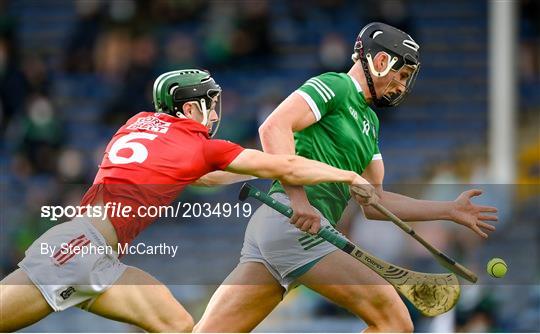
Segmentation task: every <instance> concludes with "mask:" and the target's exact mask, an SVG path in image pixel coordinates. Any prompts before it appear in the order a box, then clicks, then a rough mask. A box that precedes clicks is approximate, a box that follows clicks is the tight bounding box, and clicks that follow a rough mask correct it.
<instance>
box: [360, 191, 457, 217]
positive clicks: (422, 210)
mask: <svg viewBox="0 0 540 334" xmlns="http://www.w3.org/2000/svg"><path fill="white" fill-rule="evenodd" d="M379 196H380V201H379V203H380V204H382V205H383V206H384V207H386V208H387V209H388V210H390V211H391V212H392V213H394V214H395V215H396V216H398V217H399V218H401V219H402V220H403V221H429V220H448V219H450V212H451V210H452V208H453V205H454V202H452V201H427V200H419V199H415V198H411V197H408V196H404V195H401V194H396V193H392V192H388V191H381V192H379ZM364 212H365V215H366V217H367V218H369V219H375V220H388V218H387V217H386V216H385V215H383V214H381V213H380V212H379V211H377V210H375V209H374V208H373V207H371V206H364Z"/></svg>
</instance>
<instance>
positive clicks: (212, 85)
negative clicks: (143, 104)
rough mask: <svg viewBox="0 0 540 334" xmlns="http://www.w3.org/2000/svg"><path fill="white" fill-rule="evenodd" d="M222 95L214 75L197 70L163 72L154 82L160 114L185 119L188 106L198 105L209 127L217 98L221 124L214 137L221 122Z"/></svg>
mask: <svg viewBox="0 0 540 334" xmlns="http://www.w3.org/2000/svg"><path fill="white" fill-rule="evenodd" d="M220 95H221V87H219V85H218V84H217V83H216V82H215V81H214V79H213V78H212V77H211V76H210V73H209V72H206V71H201V70H197V69H189V70H179V71H171V72H166V73H163V74H162V75H160V76H159V77H157V79H156V81H154V88H153V90H152V99H153V101H154V107H155V109H156V111H157V112H162V113H167V114H169V115H172V116H177V117H182V115H183V112H182V106H183V105H184V103H186V102H196V103H197V104H198V106H199V108H200V110H201V111H202V113H203V116H204V120H203V121H202V124H203V125H204V126H207V125H208V121H209V117H208V116H209V112H210V110H211V109H212V108H211V106H212V103H213V99H215V98H216V97H217V98H218V101H217V103H216V112H217V113H218V122H217V123H218V124H217V126H216V128H215V129H212V130H211V131H210V134H211V135H214V134H215V133H216V132H217V128H218V127H219V121H220V120H221V103H220ZM218 107H219V110H218Z"/></svg>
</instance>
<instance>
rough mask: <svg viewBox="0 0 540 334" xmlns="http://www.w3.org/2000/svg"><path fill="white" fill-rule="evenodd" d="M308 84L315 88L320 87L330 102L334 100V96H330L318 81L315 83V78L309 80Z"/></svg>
mask: <svg viewBox="0 0 540 334" xmlns="http://www.w3.org/2000/svg"><path fill="white" fill-rule="evenodd" d="M307 82H308V83H310V84H312V85H315V86H317V87H319V88H320V90H321V91H322V92H323V93H324V96H326V98H327V99H328V100H330V99H332V95H330V93H328V91H327V90H326V89H325V88H324V87H323V86H322V85H321V84H320V83H318V82H317V81H315V79H314V78H312V79H309V80H308V81H307ZM325 102H326V101H325Z"/></svg>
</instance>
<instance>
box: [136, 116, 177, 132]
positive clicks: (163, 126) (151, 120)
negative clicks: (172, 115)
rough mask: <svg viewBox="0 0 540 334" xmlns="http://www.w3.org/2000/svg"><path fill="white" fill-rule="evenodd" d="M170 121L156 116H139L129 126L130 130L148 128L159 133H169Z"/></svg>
mask: <svg viewBox="0 0 540 334" xmlns="http://www.w3.org/2000/svg"><path fill="white" fill-rule="evenodd" d="M170 126H171V123H170V122H165V121H162V120H160V119H159V118H157V117H156V116H146V117H139V118H138V119H137V121H135V123H133V124H131V125H129V126H128V127H127V129H128V130H148V131H152V132H158V133H167V131H169V127H170Z"/></svg>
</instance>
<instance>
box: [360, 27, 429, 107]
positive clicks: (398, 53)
mask: <svg viewBox="0 0 540 334" xmlns="http://www.w3.org/2000/svg"><path fill="white" fill-rule="evenodd" d="M418 49H420V46H418V44H417V43H416V42H415V41H414V40H413V39H412V37H411V36H409V35H408V34H406V33H405V32H403V31H401V30H399V29H397V28H394V27H392V26H390V25H388V24H384V23H380V22H373V23H370V24H368V25H366V26H365V27H364V28H363V29H362V30H361V31H360V33H359V34H358V37H357V38H356V42H355V43H354V53H353V55H352V59H353V61H357V60H360V62H361V64H362V68H363V70H364V74H365V77H366V81H367V84H368V87H369V91H370V93H371V96H372V99H373V103H374V104H375V106H378V107H388V106H396V105H398V104H399V103H401V101H403V98H404V97H405V96H406V95H407V94H408V93H409V92H410V90H411V88H412V86H413V84H414V81H415V80H416V76H417V74H418V71H419V69H420V54H419V52H418ZM379 52H385V53H386V54H388V55H389V57H390V60H389V62H388V66H387V68H386V69H385V70H384V71H382V72H378V71H377V70H375V67H374V65H373V58H374V57H375V56H376V55H377V53H379ZM402 69H408V70H410V73H408V74H409V77H408V79H407V83H406V85H405V86H403V84H401V83H400V82H399V81H396V80H393V82H391V83H390V84H389V85H388V86H387V88H385V90H384V91H383V92H381V94H380V96H381V97H380V98H379V97H377V94H376V92H375V87H374V85H373V80H372V78H371V75H375V76H378V77H384V76H386V75H387V74H388V73H389V72H390V71H394V76H395V75H396V74H397V73H398V72H400V71H401V70H402ZM391 84H398V85H401V86H403V89H401V93H400V94H386V90H387V89H388V87H390V85H391Z"/></svg>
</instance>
